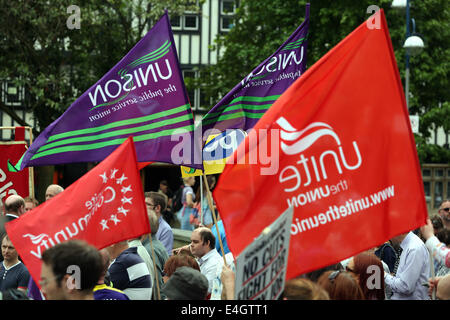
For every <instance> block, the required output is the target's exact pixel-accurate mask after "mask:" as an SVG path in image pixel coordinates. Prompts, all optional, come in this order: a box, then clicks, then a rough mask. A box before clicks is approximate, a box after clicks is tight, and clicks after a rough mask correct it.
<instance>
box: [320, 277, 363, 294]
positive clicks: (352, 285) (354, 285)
mask: <svg viewBox="0 0 450 320" xmlns="http://www.w3.org/2000/svg"><path fill="white" fill-rule="evenodd" d="M317 284H318V285H320V286H321V287H322V288H324V289H325V291H327V292H328V295H329V296H330V300H365V299H364V293H363V291H362V290H361V287H360V286H359V284H358V280H357V279H356V277H355V276H354V275H352V274H351V273H350V272H346V271H341V270H337V271H326V272H325V273H323V274H322V275H321V276H320V278H319V280H318V281H317Z"/></svg>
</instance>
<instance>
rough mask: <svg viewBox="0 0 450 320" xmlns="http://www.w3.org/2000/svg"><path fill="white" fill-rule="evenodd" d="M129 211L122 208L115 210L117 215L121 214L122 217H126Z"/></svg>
mask: <svg viewBox="0 0 450 320" xmlns="http://www.w3.org/2000/svg"><path fill="white" fill-rule="evenodd" d="M128 211H130V210H127V209H125V208H124V207H119V208H117V213H123V215H124V216H126V215H127V212H128Z"/></svg>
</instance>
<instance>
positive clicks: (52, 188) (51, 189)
mask: <svg viewBox="0 0 450 320" xmlns="http://www.w3.org/2000/svg"><path fill="white" fill-rule="evenodd" d="M63 191H64V188H63V187H61V186H60V185H57V184H51V185H49V186H48V187H47V190H46V191H45V201H47V200H49V199H51V198H53V197H54V196H56V195H57V194H58V193H61V192H63Z"/></svg>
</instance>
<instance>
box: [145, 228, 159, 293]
mask: <svg viewBox="0 0 450 320" xmlns="http://www.w3.org/2000/svg"><path fill="white" fill-rule="evenodd" d="M148 236H149V238H150V248H151V249H152V260H153V268H154V269H155V283H156V293H157V296H156V297H157V298H158V300H161V292H160V291H159V280H158V269H157V268H156V262H155V261H156V260H155V259H156V256H155V249H154V248H153V241H152V234H151V233H149V235H148Z"/></svg>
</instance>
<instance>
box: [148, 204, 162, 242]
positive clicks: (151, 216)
mask: <svg viewBox="0 0 450 320" xmlns="http://www.w3.org/2000/svg"><path fill="white" fill-rule="evenodd" d="M147 214H148V221H149V222H150V232H151V234H152V235H154V234H156V233H157V232H158V229H159V219H158V216H157V215H156V213H155V211H153V210H151V209H148V207H147Z"/></svg>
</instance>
